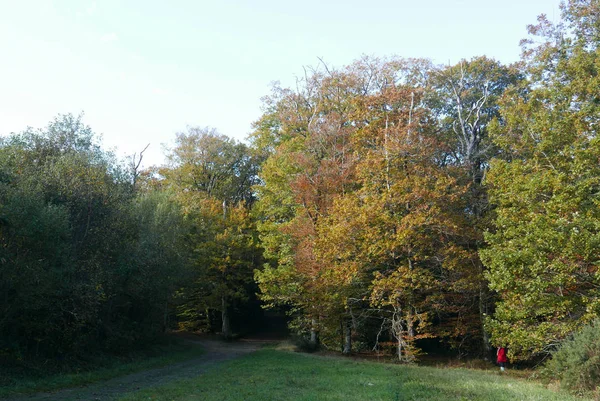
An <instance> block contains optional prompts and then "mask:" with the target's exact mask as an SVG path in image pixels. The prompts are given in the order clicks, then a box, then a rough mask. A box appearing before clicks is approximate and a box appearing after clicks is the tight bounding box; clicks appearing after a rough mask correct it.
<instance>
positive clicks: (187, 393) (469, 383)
mask: <svg viewBox="0 0 600 401" xmlns="http://www.w3.org/2000/svg"><path fill="white" fill-rule="evenodd" d="M136 400H145V401H150V400H153V401H158V400H170V401H171V400H172V401H179V400H186V401H187V400H190V401H191V400H203V401H210V400H231V401H235V400H240V401H241V400H261V401H268V400H343V401H352V400H373V401H376V400H386V401H390V400H396V401H404V400H433V401H435V400H440V401H441V400H444V401H446V400H490V401H504V400H506V401H508V400H510V401H513V400H544V401H575V400H577V401H581V400H582V398H577V397H572V396H570V395H568V394H566V393H559V392H554V391H551V390H548V389H546V388H545V387H544V386H542V385H541V384H539V383H535V382H528V381H525V380H522V379H517V378H514V377H510V376H509V375H506V374H501V373H500V372H494V373H492V372H486V371H478V370H468V369H460V368H450V369H440V368H431V367H418V366H398V365H385V364H379V363H373V362H359V361H353V360H344V359H333V358H323V357H318V356H311V355H305V354H295V353H290V352H282V351H277V350H263V351H259V352H257V353H254V354H251V355H248V356H245V357H243V358H241V359H238V360H234V361H230V362H227V363H225V364H223V365H220V366H218V367H216V368H215V369H213V370H211V371H209V372H207V373H206V374H204V375H201V376H199V377H196V378H194V379H186V380H182V381H178V382H174V383H171V384H168V385H166V386H163V387H158V388H152V389H146V390H142V391H138V392H135V393H131V394H128V395H125V396H124V397H123V398H121V401H136Z"/></svg>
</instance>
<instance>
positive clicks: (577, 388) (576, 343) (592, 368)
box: [544, 320, 600, 394]
mask: <svg viewBox="0 0 600 401" xmlns="http://www.w3.org/2000/svg"><path fill="white" fill-rule="evenodd" d="M544 373H545V375H546V376H547V377H548V378H550V379H554V380H559V381H560V385H561V387H563V388H565V389H568V390H570V391H573V392H575V393H579V394H583V393H585V392H588V391H594V390H597V389H596V386H597V385H598V384H599V383H600V320H596V321H594V322H593V323H591V324H590V325H588V326H585V327H584V328H583V329H582V330H581V331H580V332H578V333H576V334H574V335H573V336H572V337H571V338H569V339H567V340H565V341H564V342H563V343H562V345H561V346H560V348H559V349H558V350H557V351H556V352H555V353H554V354H553V355H552V359H551V360H550V361H548V362H547V363H546V366H545V368H544Z"/></svg>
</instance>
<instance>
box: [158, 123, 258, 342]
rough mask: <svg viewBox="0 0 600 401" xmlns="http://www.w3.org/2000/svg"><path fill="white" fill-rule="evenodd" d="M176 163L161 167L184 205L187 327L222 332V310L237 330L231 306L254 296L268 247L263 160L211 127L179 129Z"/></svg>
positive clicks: (226, 325)
mask: <svg viewBox="0 0 600 401" xmlns="http://www.w3.org/2000/svg"><path fill="white" fill-rule="evenodd" d="M169 159H170V162H171V165H170V166H168V167H164V168H162V169H161V170H160V173H161V174H162V175H163V176H164V180H163V181H164V182H163V184H162V185H163V187H164V188H168V189H169V190H170V191H172V192H173V194H174V196H175V197H176V198H177V199H178V201H179V202H180V203H181V204H182V205H183V211H184V214H185V223H186V225H187V232H186V236H185V242H186V249H187V250H188V252H189V260H188V262H189V265H190V268H191V271H190V276H188V277H187V283H186V285H184V286H182V288H180V289H178V314H179V317H180V319H181V322H180V323H181V324H182V326H183V327H186V328H191V329H202V330H208V331H216V327H215V325H214V323H213V320H214V319H212V316H213V315H214V313H213V312H214V311H218V312H220V313H221V331H222V333H223V334H224V335H225V336H226V337H230V336H231V335H232V333H231V327H230V322H229V321H230V312H232V311H233V309H235V308H238V309H239V308H240V307H241V308H242V309H243V307H244V305H245V304H248V302H247V301H248V300H249V299H250V298H251V297H253V296H254V292H255V287H254V285H253V284H254V283H253V271H254V269H255V268H257V267H258V266H260V259H261V258H260V251H259V245H258V238H257V235H256V229H255V227H254V221H253V219H252V217H251V216H250V214H249V208H250V207H251V205H252V203H253V201H254V194H253V192H252V190H251V188H252V185H254V183H255V182H256V170H257V168H258V164H257V160H256V158H255V157H254V155H253V154H252V153H251V152H250V151H249V149H248V148H247V147H246V146H245V145H243V144H241V143H236V142H235V141H233V140H231V139H229V138H227V137H226V136H224V135H220V134H219V133H218V132H216V131H215V130H211V129H208V128H205V129H200V128H190V129H189V132H188V133H187V134H186V133H180V134H178V135H177V143H176V146H175V147H174V148H173V149H171V150H170V153H169Z"/></svg>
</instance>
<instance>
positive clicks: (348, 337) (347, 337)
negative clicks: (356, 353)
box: [342, 319, 352, 355]
mask: <svg viewBox="0 0 600 401" xmlns="http://www.w3.org/2000/svg"><path fill="white" fill-rule="evenodd" d="M342 352H343V353H344V354H346V355H348V354H350V353H351V352H352V320H351V319H348V320H347V321H345V322H344V350H343V351H342Z"/></svg>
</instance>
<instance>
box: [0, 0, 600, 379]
mask: <svg viewBox="0 0 600 401" xmlns="http://www.w3.org/2000/svg"><path fill="white" fill-rule="evenodd" d="M528 29H529V37H528V38H527V39H525V40H523V41H522V44H521V46H522V57H521V60H520V61H519V62H517V63H515V64H512V65H503V64H501V63H500V62H498V61H496V60H493V59H490V58H488V57H486V56H479V57H474V58H472V59H470V60H462V61H460V62H459V63H457V64H455V65H437V64H435V63H433V62H432V61H430V60H427V59H405V58H399V57H387V58H376V57H368V56H363V57H360V58H359V59H357V60H356V61H355V62H353V63H352V64H350V65H347V66H341V67H334V66H330V65H327V64H326V63H320V64H318V65H316V66H314V67H312V68H310V67H307V68H305V75H304V76H302V77H299V78H298V80H297V83H296V86H295V87H294V88H287V87H281V86H280V85H278V84H274V85H273V87H272V88H271V92H270V93H269V94H268V95H267V96H265V97H264V99H263V112H262V115H261V116H260V117H259V118H258V119H257V120H256V122H255V123H254V126H253V130H252V132H251V134H250V135H249V137H248V140H247V142H238V141H236V140H233V139H231V138H229V137H227V136H225V135H223V134H221V133H219V132H218V131H217V130H216V129H213V128H209V127H189V128H188V129H187V131H185V132H180V133H177V134H176V138H175V141H174V146H172V147H171V148H170V149H168V150H167V151H166V159H167V163H166V164H165V165H162V166H153V167H150V168H146V169H143V168H141V166H142V161H143V150H142V149H140V152H139V153H137V154H135V155H132V156H131V157H130V158H128V159H126V160H119V159H118V158H116V157H115V155H114V154H113V153H111V152H110V151H106V150H104V149H103V148H102V144H101V141H100V138H99V136H98V135H97V134H96V133H95V132H94V131H93V130H92V128H90V127H89V126H87V125H86V124H85V122H84V118H83V116H82V115H79V116H77V115H72V114H65V115H59V116H58V117H56V119H54V120H53V121H51V122H50V123H49V124H48V126H47V127H46V128H43V129H31V128H29V129H26V130H24V131H23V132H20V133H15V134H11V135H9V136H6V137H3V138H1V139H0V298H1V299H2V301H1V302H0V362H1V363H4V364H13V363H22V362H23V361H37V362H36V363H43V361H45V360H69V359H73V358H81V357H84V356H85V355H86V354H88V353H90V352H108V353H124V352H127V351H128V350H130V349H132V348H136V347H143V346H145V345H148V344H152V343H153V341H155V340H156V339H157V338H158V337H160V336H161V335H162V334H163V333H164V332H165V331H169V330H188V331H199V332H211V333H221V335H222V336H223V337H224V338H226V339H231V338H234V337H237V336H243V335H245V334H248V333H251V332H256V331H260V330H262V329H264V328H265V326H267V325H268V324H269V313H271V314H279V315H282V316H285V317H286V319H287V322H288V326H289V329H290V332H291V333H292V334H293V335H294V337H295V338H296V341H297V342H298V343H299V344H301V345H302V346H303V347H304V348H306V349H316V348H319V347H320V348H325V349H329V350H337V351H339V352H342V353H345V354H348V353H355V352H363V351H378V352H382V353H386V354H387V355H390V356H393V357H394V358H395V359H396V360H397V361H399V362H403V363H410V362H414V361H418V360H419V358H420V357H421V356H422V355H423V354H424V353H436V352H443V353H446V354H448V353H451V354H452V355H455V356H457V357H459V358H483V357H486V358H492V357H493V355H494V352H495V350H494V347H498V346H504V347H508V350H509V356H510V358H511V360H512V361H514V362H519V361H521V362H524V363H527V362H536V361H541V360H543V359H546V358H547V357H548V356H549V355H552V353H554V352H555V351H556V350H557V349H558V348H559V347H560V345H561V344H562V343H563V342H564V341H565V340H566V339H570V338H572V336H573V334H574V333H577V332H579V331H580V330H582V329H583V328H584V327H586V326H587V325H590V324H594V321H595V320H596V319H598V317H599V316H600V270H599V263H600V207H599V206H600V139H599V137H598V135H597V130H598V126H599V124H600V74H599V72H600V3H599V2H598V1H596V0H570V1H569V2H567V3H566V4H564V5H563V6H562V17H561V19H560V20H559V21H558V22H551V21H549V20H548V19H547V18H545V17H544V16H541V17H540V18H539V19H538V21H537V23H536V24H534V25H531V26H530V27H529V28H528ZM594 341H596V344H600V337H598V336H597V335H596V339H595V340H594ZM596 351H597V352H600V345H597V346H596ZM596 355H598V354H596ZM599 371H600V370H599Z"/></svg>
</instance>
